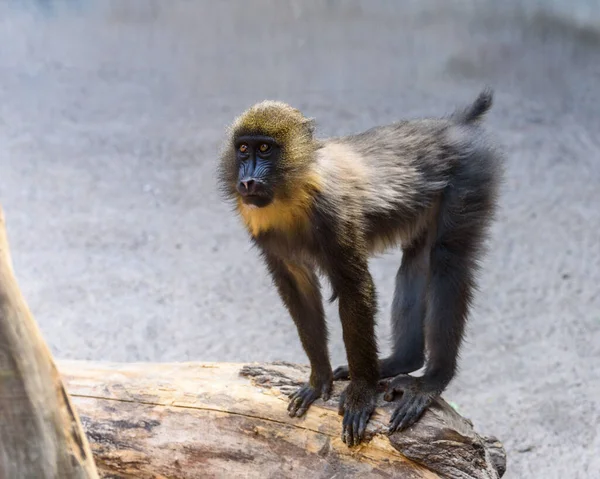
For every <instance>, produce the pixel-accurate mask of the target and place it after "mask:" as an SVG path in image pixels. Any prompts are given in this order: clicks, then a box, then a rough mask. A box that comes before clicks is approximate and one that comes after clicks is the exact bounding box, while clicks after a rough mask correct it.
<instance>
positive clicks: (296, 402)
mask: <svg viewBox="0 0 600 479" xmlns="http://www.w3.org/2000/svg"><path fill="white" fill-rule="evenodd" d="M302 402H303V398H302V396H298V397H296V398H295V399H294V400H292V401H291V402H290V404H289V406H288V411H289V413H290V416H291V417H294V416H295V415H296V411H298V408H299V407H300V406H301V405H302Z"/></svg>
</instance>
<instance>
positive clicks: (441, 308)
mask: <svg viewBox="0 0 600 479" xmlns="http://www.w3.org/2000/svg"><path fill="white" fill-rule="evenodd" d="M467 186H468V187H469V188H467V187H465V188H464V189H462V188H460V187H457V186H456V185H451V186H449V187H448V188H447V189H446V190H445V193H444V199H443V202H442V208H441V211H440V216H439V218H438V224H437V233H436V239H435V244H434V245H433V247H432V248H431V254H430V264H431V266H430V280H429V285H428V289H427V293H426V300H427V305H426V308H427V311H426V316H425V338H426V342H427V348H428V350H429V357H428V362H427V368H426V370H425V374H424V375H423V376H422V377H412V376H407V375H401V376H398V377H396V378H394V379H393V380H392V381H391V382H390V384H389V385H388V390H387V392H386V394H385V399H386V400H388V401H390V400H392V398H393V397H394V393H396V392H402V397H401V398H400V400H399V402H398V406H397V407H396V410H395V411H394V413H393V414H392V417H391V419H390V425H389V431H390V433H391V432H394V431H396V430H403V429H405V428H407V427H409V426H411V425H412V424H414V423H415V422H416V421H417V420H418V419H419V418H420V416H421V415H422V414H423V412H424V411H425V409H426V408H427V407H429V405H430V404H431V403H432V402H433V400H434V399H435V398H436V397H437V396H439V395H440V394H442V392H443V391H444V390H445V388H446V386H447V385H448V384H449V383H450V381H451V380H452V378H453V377H454V374H455V371H456V366H457V357H458V351H459V348H460V344H461V342H462V337H463V332H464V327H465V323H466V319H467V314H468V310H469V307H470V304H471V302H472V299H473V292H474V288H475V271H476V268H477V260H478V257H479V255H480V253H481V251H482V246H483V241H484V235H485V233H486V229H487V226H488V224H489V222H490V218H491V214H492V209H493V206H494V205H493V201H492V200H493V196H492V192H493V188H490V189H489V190H486V186H490V185H489V184H487V185H486V184H485V183H484V184H483V185H482V184H481V182H478V183H476V184H475V186H474V185H473V184H470V185H467ZM491 186H493V185H491Z"/></svg>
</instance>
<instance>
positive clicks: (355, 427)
mask: <svg viewBox="0 0 600 479" xmlns="http://www.w3.org/2000/svg"><path fill="white" fill-rule="evenodd" d="M361 416H362V414H360V413H356V414H354V421H352V435H353V436H354V445H355V446H358V445H359V444H360V441H361V440H362V437H361V435H360V418H361Z"/></svg>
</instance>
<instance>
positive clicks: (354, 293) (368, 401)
mask: <svg viewBox="0 0 600 479" xmlns="http://www.w3.org/2000/svg"><path fill="white" fill-rule="evenodd" d="M355 266H356V264H355ZM361 270H362V271H361V272H360V275H359V277H355V278H354V279H351V280H348V281H345V282H344V284H342V285H339V286H336V290H337V291H338V293H339V311H340V319H341V321H342V328H343V336H344V344H345V346H346V354H347V357H348V368H349V370H350V378H351V380H350V384H349V385H348V387H347V388H346V390H345V391H344V392H343V393H342V396H341V397H340V405H339V413H340V415H342V414H343V416H344V419H343V423H342V440H343V441H344V442H345V443H346V444H347V445H348V446H353V445H358V444H359V443H360V442H361V441H362V439H363V438H364V433H365V430H366V427H367V423H368V421H369V418H370V417H371V414H372V413H373V410H374V409H375V397H376V392H377V383H378V380H379V364H378V361H377V344H376V340H375V319H374V318H375V309H376V301H375V289H374V285H373V281H372V278H371V275H370V274H369V272H368V271H367V269H366V264H365V265H364V268H361Z"/></svg>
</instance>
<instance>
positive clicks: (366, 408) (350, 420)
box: [338, 384, 375, 447]
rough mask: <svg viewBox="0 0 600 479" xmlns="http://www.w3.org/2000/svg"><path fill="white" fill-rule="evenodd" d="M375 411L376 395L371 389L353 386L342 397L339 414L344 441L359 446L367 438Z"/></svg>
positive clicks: (349, 444)
mask: <svg viewBox="0 0 600 479" xmlns="http://www.w3.org/2000/svg"><path fill="white" fill-rule="evenodd" d="M374 410H375V393H374V391H372V390H370V389H361V388H356V387H355V388H353V387H352V384H350V386H348V388H347V389H346V390H345V391H344V392H343V393H342V395H341V396H340V405H339V410H338V413H339V414H343V415H344V419H343V421H342V441H343V442H344V443H345V444H346V445H348V446H349V447H351V446H357V445H358V444H360V443H361V441H362V440H363V439H364V437H365V431H366V429H367V424H368V422H369V419H370V417H371V414H372V413H373V411H374Z"/></svg>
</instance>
